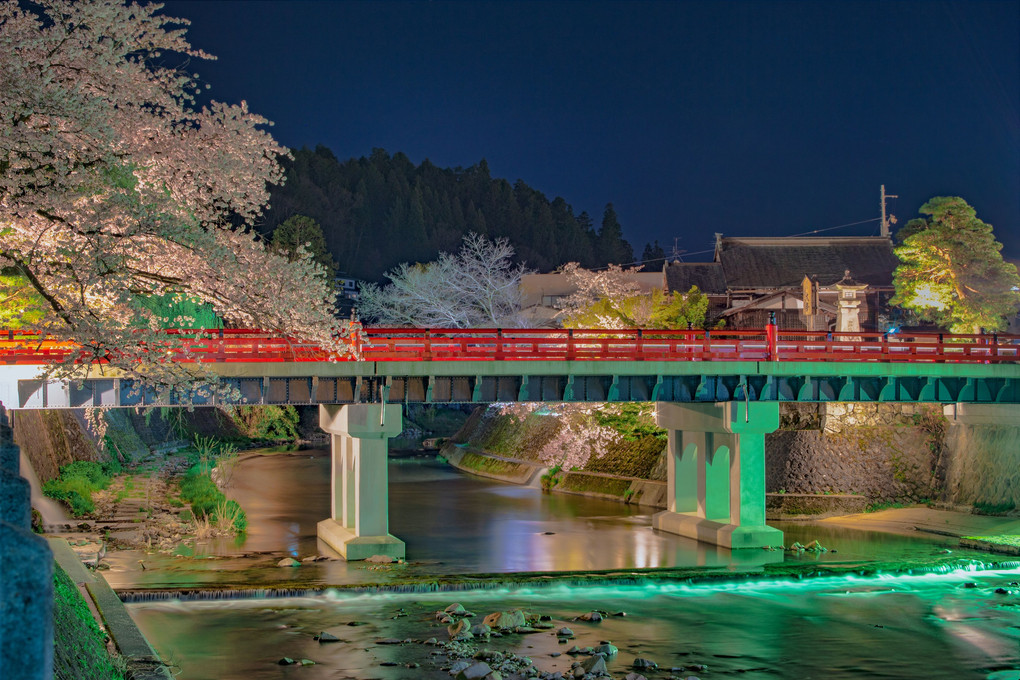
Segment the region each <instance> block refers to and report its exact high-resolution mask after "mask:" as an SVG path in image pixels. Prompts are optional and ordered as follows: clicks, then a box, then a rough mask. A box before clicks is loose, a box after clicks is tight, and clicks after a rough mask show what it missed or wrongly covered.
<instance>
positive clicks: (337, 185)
mask: <svg viewBox="0 0 1020 680" xmlns="http://www.w3.org/2000/svg"><path fill="white" fill-rule="evenodd" d="M293 155H294V160H293V161H290V160H288V161H285V168H286V172H287V181H286V182H285V183H284V184H283V185H282V186H279V187H275V188H274V189H273V192H272V197H271V199H270V204H271V206H272V207H271V208H270V210H269V211H268V212H267V214H266V217H265V221H264V223H263V224H262V225H261V226H260V231H262V232H263V233H264V234H269V233H271V232H272V230H273V229H275V228H276V227H277V226H278V225H279V224H280V223H282V222H283V221H285V220H286V219H287V218H289V217H291V216H293V215H307V216H308V217H311V218H313V219H315V220H316V221H317V222H318V223H319V224H320V225H321V226H322V230H323V234H324V235H325V238H326V245H327V247H328V248H329V250H330V252H331V253H332V255H333V257H334V259H335V260H336V261H337V263H338V264H339V269H340V271H341V272H344V273H346V274H347V275H349V276H352V277H354V278H358V279H364V280H369V281H379V280H381V279H382V278H383V274H384V273H385V272H386V271H388V270H389V269H391V268H392V267H394V266H395V265H397V264H399V263H401V262H427V261H430V260H433V259H435V258H436V256H437V255H438V254H439V253H440V252H441V251H445V252H456V251H457V250H458V249H459V247H460V242H461V239H462V238H463V236H464V235H465V234H467V233H468V232H472V231H473V232H477V233H479V234H482V235H485V236H488V237H489V238H497V237H506V238H507V239H509V240H510V242H511V244H512V245H513V246H514V248H515V250H516V252H517V256H518V258H519V259H520V260H521V261H523V262H525V263H526V264H527V266H528V267H529V268H531V269H534V270H537V271H540V272H544V271H550V270H552V269H554V268H556V267H557V266H559V265H561V264H564V263H566V262H580V263H581V265H582V266H584V267H589V268H591V267H598V266H602V265H605V264H608V263H629V262H632V261H633V260H634V252H633V250H632V248H631V246H630V244H629V243H627V241H625V240H624V239H623V234H622V229H621V227H620V224H619V222H618V220H617V218H616V213H615V211H614V210H613V207H612V204H609V205H607V206H606V210H605V213H604V214H603V216H602V219H601V221H600V224H599V225H598V226H597V227H596V225H595V224H594V222H593V220H592V219H591V217H589V216H588V214H587V213H585V212H582V213H580V214H579V215H575V214H574V210H573V208H572V207H571V206H570V204H568V203H567V202H566V201H565V200H563V199H562V198H559V197H557V198H555V199H553V200H552V201H550V200H549V199H548V198H546V196H545V195H544V194H543V193H542V192H540V191H537V190H535V189H532V188H531V187H529V186H528V185H527V184H525V183H524V182H523V181H521V180H518V181H517V182H515V183H513V184H511V183H510V182H508V181H506V180H505V179H496V178H493V177H491V176H490V174H489V167H488V164H487V163H486V162H485V161H484V160H482V161H480V162H479V163H478V164H476V165H472V166H471V167H469V168H460V167H457V168H440V167H438V166H436V165H433V164H432V163H431V162H429V161H428V160H424V161H422V163H421V164H420V165H417V166H416V165H415V164H414V163H412V162H411V160H410V159H409V158H408V157H407V156H405V155H404V154H402V153H396V154H393V155H390V154H389V153H387V152H386V151H384V150H383V149H375V150H373V151H372V154H371V155H370V156H368V157H361V158H352V159H350V160H346V161H342V162H341V161H340V160H338V159H337V157H336V156H335V155H333V152H332V151H330V150H329V149H328V148H326V147H324V146H318V147H316V148H315V149H314V150H311V149H307V148H302V149H298V150H295V151H293Z"/></svg>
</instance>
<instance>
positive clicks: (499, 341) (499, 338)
mask: <svg viewBox="0 0 1020 680" xmlns="http://www.w3.org/2000/svg"><path fill="white" fill-rule="evenodd" d="M496 358H497V359H503V358H505V354H504V352H503V329H502V328H497V329H496Z"/></svg>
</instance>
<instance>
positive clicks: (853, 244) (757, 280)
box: [671, 237, 899, 290]
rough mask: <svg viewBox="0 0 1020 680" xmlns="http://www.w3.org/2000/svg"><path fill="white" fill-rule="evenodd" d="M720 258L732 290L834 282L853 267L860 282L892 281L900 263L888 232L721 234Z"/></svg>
mask: <svg viewBox="0 0 1020 680" xmlns="http://www.w3.org/2000/svg"><path fill="white" fill-rule="evenodd" d="M716 258H717V260H718V261H719V264H721V265H722V271H723V275H724V277H725V282H726V287H728V288H729V289H730V290H741V289H748V288H781V287H791V286H797V285H800V283H801V281H802V280H803V279H804V276H805V275H807V276H810V277H813V278H815V279H816V280H817V281H818V283H819V284H821V285H823V286H829V285H832V284H834V283H836V282H837V281H839V280H840V279H842V278H843V276H844V275H845V273H846V271H847V270H850V275H851V276H852V277H853V278H854V279H855V280H856V281H858V282H860V283H866V284H868V285H871V286H891V285H892V274H893V270H894V269H895V268H896V265H897V264H898V263H899V260H897V258H896V256H895V255H894V254H893V249H892V241H891V240H890V239H888V238H882V237H852V238H825V237H821V238H819V237H808V238H720V239H719V242H718V245H717V248H716ZM671 287H672V284H671Z"/></svg>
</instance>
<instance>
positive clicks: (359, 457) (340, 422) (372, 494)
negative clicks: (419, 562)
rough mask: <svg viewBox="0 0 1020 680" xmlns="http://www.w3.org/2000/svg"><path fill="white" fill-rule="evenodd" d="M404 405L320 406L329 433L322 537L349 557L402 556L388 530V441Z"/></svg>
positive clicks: (397, 427)
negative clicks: (327, 515) (326, 512)
mask: <svg viewBox="0 0 1020 680" xmlns="http://www.w3.org/2000/svg"><path fill="white" fill-rule="evenodd" d="M401 417H402V414H401V406H400V404H381V405H380V404H350V405H344V406H333V405H320V406H319V427H321V428H322V429H323V430H325V431H326V432H328V433H329V434H330V435H331V440H332V446H331V449H332V459H333V465H332V475H331V481H332V483H331V490H332V496H331V503H330V515H331V516H330V518H329V519H324V520H322V521H321V522H319V524H318V534H319V538H320V539H322V540H323V541H324V542H325V543H326V544H327V545H329V547H331V548H333V549H334V550H336V551H337V552H339V553H340V554H341V555H343V557H344V559H346V560H363V559H365V558H367V557H371V556H372V555H386V556H388V557H393V558H397V559H402V558H403V557H404V542H403V541H401V540H400V539H398V538H395V537H394V536H391V535H390V533H389V489H388V488H387V486H388V479H387V477H388V474H387V468H386V464H387V451H386V442H387V440H388V439H389V438H390V437H393V436H395V435H397V434H400V430H401V429H402V427H403V424H402V420H401Z"/></svg>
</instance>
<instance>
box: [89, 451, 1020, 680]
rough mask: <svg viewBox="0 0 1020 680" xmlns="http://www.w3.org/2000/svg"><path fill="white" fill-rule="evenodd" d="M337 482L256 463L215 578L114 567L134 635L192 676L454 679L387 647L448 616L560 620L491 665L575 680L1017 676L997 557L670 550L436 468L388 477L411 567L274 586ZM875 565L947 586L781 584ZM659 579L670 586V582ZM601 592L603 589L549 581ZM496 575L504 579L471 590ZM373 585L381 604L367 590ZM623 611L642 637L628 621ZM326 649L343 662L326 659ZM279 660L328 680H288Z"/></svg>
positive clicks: (178, 568)
mask: <svg viewBox="0 0 1020 680" xmlns="http://www.w3.org/2000/svg"><path fill="white" fill-rule="evenodd" d="M328 468H329V458H328V455H326V454H325V453H324V452H321V451H300V452H294V453H289V454H274V455H267V456H258V457H251V458H248V459H246V460H243V461H242V462H241V463H239V465H238V467H237V469H236V470H235V472H234V476H233V481H232V488H231V490H230V493H231V495H232V496H233V497H235V498H237V499H238V500H239V501H240V502H241V504H242V506H243V507H244V508H245V510H246V511H247V513H248V517H249V521H250V528H249V532H248V536H247V538H246V540H245V541H244V542H243V544H240V545H236V544H235V543H234V542H230V541H226V542H221V543H210V544H205V545H197V546H195V551H196V553H197V554H198V555H199V556H201V555H203V554H208V555H213V556H215V557H216V559H177V560H170V559H162V560H161V559H156V558H153V557H144V558H143V559H145V563H146V565H147V569H146V570H145V571H141V570H140V569H138V568H137V567H136V566H134V563H135V562H136V560H137V559H138V557H137V556H136V555H130V554H120V555H116V556H113V565H114V568H113V569H112V570H111V571H109V572H107V575H108V578H109V580H110V581H111V584H112V585H113V586H114V587H115V588H117V589H118V590H120V591H122V592H123V593H125V598H126V599H128V600H129V601H132V604H130V605H129V609H130V611H131V613H132V616H133V617H134V618H135V619H136V621H137V622H138V623H139V625H140V626H141V628H142V630H143V632H144V633H145V634H146V636H147V637H149V639H150V640H151V641H152V643H153V644H154V646H155V647H156V648H157V650H158V651H159V652H160V653H161V654H163V655H164V656H165V657H166V658H167V659H168V660H170V661H172V662H173V663H175V664H177V665H178V666H179V668H180V670H181V675H180V676H179V677H181V678H184V679H188V678H191V679H197V678H224V679H226V678H245V679H254V678H283V677H287V678H291V677H293V678H297V677H300V678H387V679H389V678H394V679H395V678H449V677H450V676H449V675H448V673H447V671H446V670H445V669H448V668H449V667H450V665H451V664H452V663H453V658H452V657H451V655H450V654H451V652H450V650H447V649H445V648H443V647H441V646H434V645H427V644H422V643H421V642H406V643H402V644H380V641H387V642H389V643H392V642H395V641H402V640H407V639H410V640H417V641H424V640H428V639H429V638H432V637H435V638H436V639H437V641H439V642H445V641H447V640H448V639H449V635H448V634H447V630H446V625H445V624H441V623H440V622H439V621H437V620H436V617H435V612H436V610H442V609H444V608H446V607H447V606H448V605H450V604H452V603H455V602H459V603H462V604H463V605H464V606H465V607H466V608H467V609H469V610H471V611H473V612H475V613H476V614H478V617H477V618H476V619H473V620H472V622H473V623H474V622H480V619H481V617H482V616H484V615H486V614H489V613H491V612H496V611H504V610H508V609H512V608H516V607H521V608H524V609H526V610H528V611H529V612H534V613H535V614H545V615H547V616H549V617H550V619H551V620H550V621H549V622H548V623H547V624H546V625H549V624H551V625H553V626H554V627H553V628H552V629H543V630H540V631H538V632H534V633H530V634H508V635H504V636H502V637H498V638H492V639H490V640H488V641H487V642H479V643H478V644H477V649H478V650H483V649H489V650H498V651H505V652H513V653H516V654H518V655H526V656H528V657H529V658H530V659H531V660H532V661H533V662H534V665H535V667H536V668H537V669H539V670H540V671H543V672H556V671H560V672H568V671H570V667H571V664H572V663H573V662H574V661H575V660H577V661H584V660H587V659H589V657H588V656H586V655H580V656H573V655H569V654H565V652H567V650H568V649H570V648H571V647H572V646H573V645H577V646H579V647H581V648H584V647H588V646H597V645H598V644H599V643H600V642H601V641H603V640H611V641H612V643H613V644H614V645H615V646H616V647H618V648H619V652H618V653H617V654H615V655H611V656H610V657H608V658H607V666H608V669H609V672H611V673H612V674H613V675H614V677H617V678H622V677H624V676H625V675H626V674H627V672H630V671H631V665H632V663H633V662H634V660H635V658H636V657H641V658H646V659H650V660H652V661H654V662H655V663H657V664H658V666H659V667H660V669H659V670H654V671H653V670H645V671H642V673H643V674H644V675H645V676H646V677H648V678H650V679H651V678H668V677H684V678H686V677H688V676H691V675H696V676H697V677H700V678H703V679H706V680H707V679H708V678H725V677H741V678H926V679H927V678H953V679H957V678H985V677H988V676H989V674H990V673H993V672H996V671H1005V670H1009V669H1013V668H1020V585H1017V583H1018V582H1020V571H1009V570H1008V569H1007V570H998V571H977V570H975V568H974V567H973V566H968V564H969V562H968V561H969V560H973V564H977V563H978V562H979V561H983V560H987V555H984V554H981V553H970V552H967V551H961V550H958V549H957V548H956V547H955V543H956V541H955V540H953V539H950V538H948V537H938V536H930V537H917V538H914V537H899V536H889V535H881V534H871V533H868V532H862V531H856V530H852V529H840V528H834V527H824V526H819V525H795V524H787V525H784V526H782V529H783V531H784V532H786V536H787V541H788V542H790V543H792V542H794V541H800V542H804V543H806V542H808V541H810V540H818V541H820V542H821V543H822V544H823V545H825V546H827V547H829V548H830V549H834V550H830V552H828V553H824V554H822V555H814V554H811V553H803V554H799V555H792V554H790V553H786V554H784V553H782V552H776V553H769V552H767V551H761V552H758V551H751V553H750V554H748V555H746V556H737V555H738V554H737V553H730V552H729V551H726V550H723V549H717V548H713V547H708V546H701V545H698V544H696V543H694V542H692V541H688V540H686V539H682V538H679V537H677V536H672V535H668V534H662V533H658V532H655V531H654V530H652V529H651V528H650V515H648V514H644V509H642V508H640V507H635V506H627V505H622V504H618V503H611V502H607V501H599V500H593V499H590V498H584V497H579V496H568V495H561V494H544V493H542V492H541V491H540V490H539V489H533V488H524V487H516V486H511V485H505V484H500V483H496V482H491V481H488V480H480V479H477V478H473V477H470V476H467V475H463V474H461V473H458V472H455V471H453V470H451V469H450V468H448V467H446V466H444V465H443V464H441V463H438V462H436V461H435V460H433V459H410V460H400V461H393V462H391V465H390V476H391V482H390V504H391V505H390V507H391V531H392V532H393V533H394V535H397V536H399V537H400V538H402V539H403V540H405V541H406V542H407V554H408V556H409V557H410V562H409V563H408V564H401V565H396V564H395V565H373V564H366V563H350V564H348V563H345V562H343V561H339V560H337V561H330V560H327V561H320V562H314V563H305V564H304V565H303V566H301V567H293V568H281V567H276V566H273V565H275V563H276V561H278V560H279V559H280V558H281V557H283V556H285V555H291V556H294V557H297V558H299V559H300V558H305V557H309V556H314V555H317V554H319V552H320V551H321V550H322V546H320V545H319V544H318V543H317V540H316V538H315V523H316V521H317V520H318V519H320V518H321V517H323V516H325V514H326V513H327V509H328V503H329V485H328V474H327V473H328ZM327 550H328V549H327ZM950 550H951V551H952V554H951V555H947V551H950ZM253 553H262V554H261V555H259V556H256V557H252V556H251V555H252V554H253ZM242 554H244V555H246V556H245V557H242V556H241V555H242ZM876 561H877V562H883V563H903V562H909V563H912V564H916V565H924V564H937V565H942V566H934V567H922V568H919V569H917V570H915V573H914V574H905V573H904V574H898V575H892V574H886V575H882V574H878V575H869V576H860V575H858V574H857V571H856V570H855V569H848V570H846V571H844V572H842V573H839V574H838V575H827V576H821V577H815V578H804V579H795V578H790V577H788V576H780V577H776V576H772V577H770V576H769V575H770V574H774V573H776V572H777V571H778V570H782V569H783V568H784V567H785V566H791V565H797V564H803V563H810V564H816V563H817V564H818V565H819V566H823V567H824V566H825V565H829V566H832V567H838V566H853V567H858V566H859V567H861V568H862V569H866V568H867V566H868V564H869V563H873V562H876ZM767 563H771V564H767ZM947 564H948V565H949V566H947ZM1006 566H1011V565H1006ZM688 567H697V568H698V570H699V571H701V572H703V573H706V574H709V575H715V576H720V575H728V576H730V578H722V579H714V580H708V581H697V580H696V581H693V582H692V581H689V580H687V579H677V578H675V577H676V575H677V574H678V573H681V572H682V573H683V574H684V575H688V576H689V575H690V572H689V571H687V570H686V569H685V568H688ZM652 568H671V569H669V570H667V571H666V572H662V573H661V574H658V576H656V573H650V572H649V569H652ZM587 571H601V572H604V573H602V574H598V575H596V577H595V578H594V579H593V578H592V577H591V576H582V575H580V574H574V575H573V576H566V577H564V576H559V577H555V578H552V576H553V574H555V573H557V572H587ZM519 572H545V573H546V576H545V577H543V576H541V575H535V574H530V575H527V576H522V575H520V574H519ZM483 573H487V574H489V575H490V577H488V578H486V579H478V578H474V577H471V576H467V575H470V574H483ZM273 584H278V585H281V586H286V587H293V588H294V590H292V591H280V592H282V593H283V594H285V595H287V596H286V597H271V598H268V597H261V598H252V597H240V598H238V597H229V596H230V595H231V593H225V594H224V593H220V594H219V595H211V594H210V593H208V592H203V593H198V592H195V591H198V590H201V589H203V588H217V587H223V586H225V585H226V586H231V587H234V588H253V589H254V588H258V587H260V586H266V585H273ZM368 584H377V585H378V586H379V587H375V588H372V589H370V590H368V591H365V590H364V589H359V588H357V587H352V586H358V585H361V586H365V585H368ZM330 586H333V587H330ZM174 588H184V589H187V591H188V592H185V593H184V594H183V596H182V594H181V592H180V591H175V590H172V589H174ZM302 588H307V589H311V590H309V591H302V590H301V589H302ZM443 588H451V590H446V591H443V590H442V589H443ZM997 588H1001V589H1002V590H1004V591H1006V592H1004V593H996V592H995V591H996V589H997ZM233 594H234V595H238V594H241V593H233ZM278 594H279V593H278ZM211 597H214V598H217V599H209V598H211ZM592 610H601V611H603V612H605V614H606V616H605V618H604V620H603V621H601V622H599V623H595V622H586V621H575V620H574V618H575V617H578V616H580V615H582V614H586V613H588V612H590V611H592ZM621 612H623V613H625V614H626V616H614V615H613V614H619V613H621ZM351 623H363V624H364V625H348V624H351ZM564 626H566V627H569V628H570V629H571V630H572V631H573V632H574V633H575V636H576V637H575V638H573V639H570V640H567V641H565V642H563V643H562V644H561V643H560V642H559V640H558V639H557V636H556V635H555V634H554V633H555V631H556V630H557V629H559V628H561V627H564ZM322 631H326V632H330V633H332V634H333V635H335V636H337V637H338V638H340V639H341V642H339V643H333V644H323V643H319V642H316V641H315V640H314V639H313V636H315V635H317V634H319V633H320V632H322ZM460 651H461V652H463V651H464V650H460ZM283 657H290V658H294V659H301V658H306V659H310V660H312V661H315V662H316V665H314V666H308V667H302V668H292V667H289V666H280V665H278V663H277V662H278V661H279V660H280V659H281V658H283ZM491 663H492V664H493V667H496V665H498V664H497V662H496V661H492V662H491ZM703 666H706V667H707V669H706V668H702V667H703ZM670 669H675V670H672V671H671V670H670ZM571 677H572V676H571Z"/></svg>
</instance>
